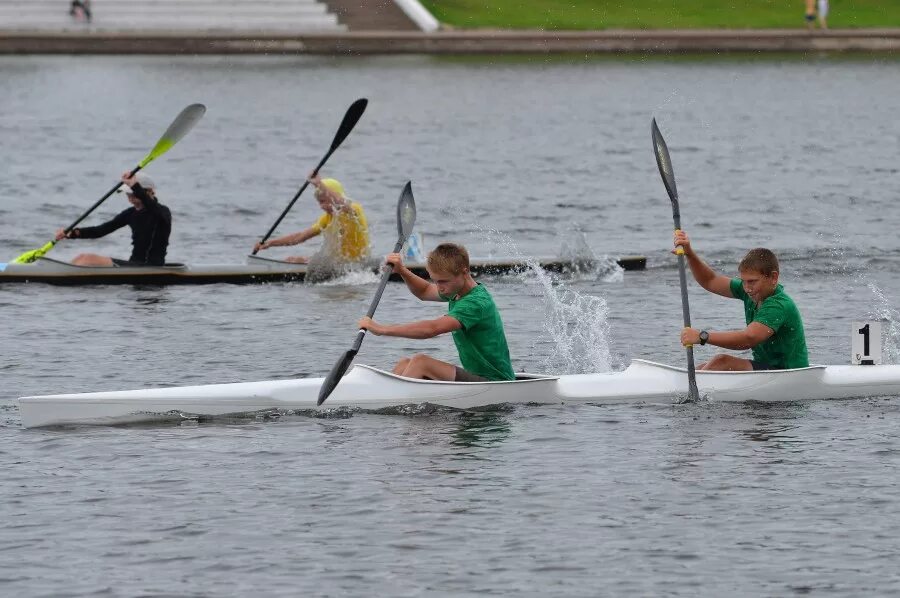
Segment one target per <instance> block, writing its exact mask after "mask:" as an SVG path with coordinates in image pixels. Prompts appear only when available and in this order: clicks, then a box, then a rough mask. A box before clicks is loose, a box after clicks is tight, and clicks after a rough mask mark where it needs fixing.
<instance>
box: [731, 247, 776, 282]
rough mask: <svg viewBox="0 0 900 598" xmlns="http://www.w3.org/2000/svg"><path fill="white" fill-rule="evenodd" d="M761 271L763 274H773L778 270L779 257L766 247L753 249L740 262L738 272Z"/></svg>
mask: <svg viewBox="0 0 900 598" xmlns="http://www.w3.org/2000/svg"><path fill="white" fill-rule="evenodd" d="M748 271H752V272H759V273H760V274H762V275H763V276H772V274H774V273H775V272H778V258H777V257H775V254H774V253H773V252H772V251H771V250H769V249H766V248H764V247H757V248H756V249H751V250H750V251H748V252H747V255H745V256H744V259H742V260H741V263H740V264H738V272H748Z"/></svg>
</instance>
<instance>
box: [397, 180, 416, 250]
mask: <svg viewBox="0 0 900 598" xmlns="http://www.w3.org/2000/svg"><path fill="white" fill-rule="evenodd" d="M415 225H416V200H415V198H414V197H413V192H412V182H411V181H407V182H406V185H404V186H403V191H402V192H401V193H400V199H399V200H398V201H397V236H398V237H400V239H401V240H402V241H403V242H404V243H405V242H406V239H408V238H409V236H410V235H411V234H412V231H413V227H414V226H415Z"/></svg>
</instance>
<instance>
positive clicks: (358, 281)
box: [317, 268, 381, 287]
mask: <svg viewBox="0 0 900 598" xmlns="http://www.w3.org/2000/svg"><path fill="white" fill-rule="evenodd" d="M379 280H381V275H380V274H377V273H375V272H374V271H373V270H371V269H369V268H366V269H356V270H350V271H348V272H346V273H344V274H341V275H339V276H337V277H334V278H329V279H328V280H324V281H322V282H319V283H317V284H318V285H319V286H323V287H359V286H370V285H373V284H378V281H379Z"/></svg>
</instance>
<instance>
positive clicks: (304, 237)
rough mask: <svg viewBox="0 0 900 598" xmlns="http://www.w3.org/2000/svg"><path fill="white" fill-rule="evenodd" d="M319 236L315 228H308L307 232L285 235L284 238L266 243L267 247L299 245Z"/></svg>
mask: <svg viewBox="0 0 900 598" xmlns="http://www.w3.org/2000/svg"><path fill="white" fill-rule="evenodd" d="M318 234H319V231H317V230H316V229H315V228H312V227H310V228H308V229H306V230H303V231H300V232H299V233H293V234H290V235H285V236H283V237H278V238H277V239H271V240H269V241H266V243H265V247H266V248H268V247H282V246H286V245H299V244H300V243H303V242H304V241H309V240H310V239H312V238H313V237H315V236H316V235H318Z"/></svg>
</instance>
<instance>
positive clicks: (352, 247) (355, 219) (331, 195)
mask: <svg viewBox="0 0 900 598" xmlns="http://www.w3.org/2000/svg"><path fill="white" fill-rule="evenodd" d="M309 182H310V183H311V184H312V185H313V186H315V188H316V201H317V202H319V207H320V208H322V211H323V212H325V213H324V214H322V216H320V217H319V219H318V220H316V222H315V224H313V225H312V226H311V227H309V228H308V229H306V230H303V231H300V232H298V233H293V234H290V235H285V236H283V237H279V238H277V239H271V240H269V241H266V242H265V243H257V244H256V251H261V250H263V249H268V248H269V247H281V246H286V245H299V244H300V243H303V242H304V241H308V240H309V239H312V238H313V237H317V236H318V235H320V234H321V235H323V238H324V240H325V243H324V245H323V248H322V249H323V252H325V253H326V254H327V255H328V257H329V258H331V259H337V260H339V261H341V262H359V261H362V260H364V259H366V258H367V257H369V225H368V223H367V222H366V214H365V212H363V209H362V206H361V205H359V204H358V203H357V202H355V201H352V200H351V199H349V198H348V197H347V196H346V195H345V194H344V186H343V185H341V184H340V183H339V182H338V181H337V180H335V179H323V178H320V177H319V176H313V177H311V178H310V179H309ZM285 261H287V262H292V263H295V264H307V263H309V256H305V255H297V256H291V257H288V258H285Z"/></svg>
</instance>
